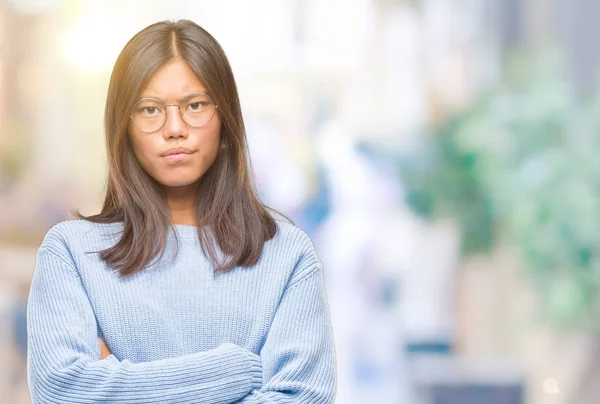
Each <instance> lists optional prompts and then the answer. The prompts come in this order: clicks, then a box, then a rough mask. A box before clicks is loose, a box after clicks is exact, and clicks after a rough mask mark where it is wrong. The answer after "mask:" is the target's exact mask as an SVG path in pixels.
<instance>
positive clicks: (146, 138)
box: [129, 60, 221, 191]
mask: <svg viewBox="0 0 600 404" xmlns="http://www.w3.org/2000/svg"><path fill="white" fill-rule="evenodd" d="M206 91H207V90H206V88H205V87H204V86H203V85H202V82H201V81H200V80H199V79H198V77H197V76H196V75H195V74H194V72H193V71H192V70H191V69H190V67H189V65H188V64H187V63H186V62H184V61H180V60H173V61H172V62H169V63H167V64H166V65H165V66H163V67H162V68H160V69H159V70H157V71H156V72H155V73H154V75H153V76H152V77H151V79H150V82H149V83H148V85H147V86H146V88H144V89H143V90H142V92H141V94H140V96H139V98H138V99H145V98H153V99H156V100H159V101H160V102H161V104H162V105H170V106H167V107H166V108H165V109H166V111H167V119H166V122H165V123H164V125H163V126H162V127H161V128H160V129H157V130H154V131H152V132H145V131H142V130H141V129H140V128H139V127H138V126H136V125H135V124H134V123H133V120H131V119H130V120H129V135H130V139H131V143H132V145H133V152H134V154H135V156H136V157H137V159H138V161H139V163H140V164H141V166H142V167H143V168H144V170H145V171H146V172H147V173H148V174H149V175H150V176H151V177H152V178H154V179H155V180H156V181H158V182H159V183H160V184H162V185H163V186H164V187H165V189H166V190H167V191H176V190H180V191H181V190H184V189H185V188H181V187H188V188H190V189H192V188H193V185H194V184H195V183H196V182H197V181H198V180H199V179H200V178H201V177H202V176H203V175H204V174H205V173H206V172H207V171H208V169H209V168H210V166H211V165H212V164H213V162H214V161H215V159H216V157H217V152H218V150H219V144H220V132H221V119H220V118H219V114H218V113H216V112H215V114H214V116H213V117H212V119H211V120H210V121H209V122H208V123H207V124H206V125H204V126H201V127H194V126H190V125H188V124H186V122H185V121H184V120H183V119H182V116H181V114H180V113H179V111H178V109H177V106H172V105H180V104H181V103H182V101H184V100H186V99H187V97H188V96H189V95H190V94H192V93H197V92H202V93H206ZM197 100H198V99H193V100H191V101H186V102H184V103H183V104H181V107H180V109H181V112H182V113H183V112H184V111H185V110H187V111H189V112H190V114H192V113H194V111H195V110H197V109H198V108H199V105H201V104H200V103H198V102H196V101H197ZM150 105H152V104H143V103H138V104H137V106H136V108H134V112H133V115H136V114H141V115H142V116H143V118H142V119H150V120H151V119H159V118H156V116H157V111H158V110H157V109H155V108H153V107H152V106H150ZM135 111H138V112H135ZM189 121H190V122H191V119H190V120H189ZM142 126H143V125H142ZM144 129H147V128H145V127H144ZM178 148H182V150H181V151H183V153H177V154H172V153H173V152H174V151H177V150H174V149H178ZM170 153H171V155H168V154H170ZM176 188H178V189H176Z"/></svg>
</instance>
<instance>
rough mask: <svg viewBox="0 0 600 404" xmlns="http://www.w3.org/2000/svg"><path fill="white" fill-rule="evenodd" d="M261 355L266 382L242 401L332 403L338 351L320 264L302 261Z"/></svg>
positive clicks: (310, 256) (312, 258)
mask: <svg viewBox="0 0 600 404" xmlns="http://www.w3.org/2000/svg"><path fill="white" fill-rule="evenodd" d="M298 266H300V267H302V268H298V269H297V270H296V271H295V272H296V275H295V276H294V278H293V279H292V280H291V281H290V285H289V286H288V287H287V289H286V290H285V292H284V295H283V296H282V299H281V301H280V303H279V306H278V308H277V311H276V313H275V317H274V320H273V323H272V325H271V328H270V330H269V332H268V335H267V338H266V341H265V344H264V346H263V348H262V349H261V352H260V358H261V360H262V364H263V371H264V384H263V386H262V388H260V389H254V390H252V391H251V392H250V394H248V395H247V396H245V397H244V398H242V399H241V400H240V401H238V402H239V403H244V404H246V403H248V404H249V403H278V404H283V403H306V404H324V403H332V402H333V401H334V397H335V390H336V373H335V353H334V344H333V335H332V330H331V322H330V318H329V309H328V305H327V298H326V295H325V288H324V282H323V275H322V271H321V263H320V262H319V260H318V258H317V256H316V254H315V253H314V250H313V251H312V252H311V253H310V254H308V256H306V257H304V259H302V260H301V261H300V262H299V264H298Z"/></svg>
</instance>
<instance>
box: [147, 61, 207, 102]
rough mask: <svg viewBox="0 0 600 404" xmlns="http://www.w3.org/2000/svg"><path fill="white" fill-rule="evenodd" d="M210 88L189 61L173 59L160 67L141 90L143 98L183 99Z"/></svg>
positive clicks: (205, 91)
mask: <svg viewBox="0 0 600 404" xmlns="http://www.w3.org/2000/svg"><path fill="white" fill-rule="evenodd" d="M207 91H208V89H207V88H206V86H205V85H204V83H202V81H201V80H200V78H199V77H198V76H197V75H196V73H194V71H193V70H192V69H191V68H190V66H189V65H188V63H187V62H185V61H182V60H173V61H170V62H168V63H167V64H165V65H164V66H162V67H160V68H159V69H158V70H157V71H156V72H154V74H152V76H150V79H149V80H148V84H147V85H146V86H145V87H144V88H143V89H142V91H141V92H140V97H141V98H156V99H159V100H166V101H168V100H169V99H181V98H184V97H186V96H187V95H189V94H191V93H195V92H203V93H207Z"/></svg>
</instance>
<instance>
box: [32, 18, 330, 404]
mask: <svg viewBox="0 0 600 404" xmlns="http://www.w3.org/2000/svg"><path fill="white" fill-rule="evenodd" d="M105 131H106V144H107V149H108V162H109V179H108V185H107V192H106V197H105V201H104V205H103V207H102V211H101V212H100V214H98V215H94V216H90V217H83V216H81V215H79V219H78V220H73V221H67V222H63V223H59V224H57V225H56V226H54V227H53V228H52V229H51V230H50V231H49V232H48V234H47V235H46V237H45V239H44V241H43V243H42V245H41V247H40V248H39V250H38V255H37V261H36V268H35V273H34V277H33V280H32V284H31V291H30V295H29V303H28V342H29V352H28V354H29V355H28V381H29V387H30V391H31V397H32V400H33V402H34V403H78V404H82V403H98V402H110V403H145V404H148V403H211V404H214V403H232V402H239V403H267V402H268V403H288V402H289V403H291V402H293V403H330V402H333V398H334V394H335V365H334V363H335V358H334V347H333V339H332V330H331V325H330V320H329V312H328V307H327V301H326V296H325V291H324V285H323V276H322V272H321V264H320V262H319V259H318V257H317V255H316V254H315V250H314V248H313V245H312V243H311V241H310V239H309V238H308V237H307V236H306V234H305V233H304V232H302V231H301V230H300V229H298V228H297V227H295V226H294V225H292V224H290V223H289V222H287V221H283V220H275V219H274V218H273V217H272V216H271V214H270V213H269V210H268V209H267V208H266V207H265V206H264V205H262V204H261V203H260V202H259V201H258V199H257V197H256V194H255V192H254V190H253V187H252V184H251V182H250V173H249V164H248V161H247V154H246V150H247V148H246V138H245V132H244V124H243V120H242V115H241V111H240V105H239V100H238V95H237V89H236V85H235V81H234V78H233V74H232V72H231V68H230V66H229V63H228V61H227V58H226V56H225V54H224V52H223V50H222V49H221V47H220V46H219V44H218V43H217V41H216V40H215V39H214V38H213V37H212V36H211V35H210V34H208V33H207V32H206V31H204V30H203V29H202V28H200V27H199V26H198V25H196V24H194V23H193V22H190V21H185V20H183V21H177V22H160V23H157V24H154V25H151V26H149V27H147V28H145V29H144V30H142V31H140V32H139V33H138V34H136V35H135V36H134V37H133V38H132V39H131V40H130V41H129V42H128V43H127V45H126V46H125V48H124V49H123V51H122V52H121V54H120V55H119V57H118V59H117V61H116V64H115V67H114V70H113V73H112V76H111V80H110V85H109V89H108V97H107V102H106V111H105Z"/></svg>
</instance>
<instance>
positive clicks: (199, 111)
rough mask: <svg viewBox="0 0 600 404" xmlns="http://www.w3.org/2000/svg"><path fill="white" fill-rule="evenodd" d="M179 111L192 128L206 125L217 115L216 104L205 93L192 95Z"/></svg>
mask: <svg viewBox="0 0 600 404" xmlns="http://www.w3.org/2000/svg"><path fill="white" fill-rule="evenodd" d="M179 109H180V111H181V116H182V117H183V120H184V121H185V122H186V123H187V124H188V125H190V126H203V125H206V124H207V123H208V122H210V120H211V119H212V118H213V116H214V115H215V104H214V102H213V100H212V99H211V98H210V97H209V96H208V95H206V94H204V93H196V94H192V95H190V96H189V97H188V98H186V99H185V100H184V101H183V102H182V103H181V106H180V107H179Z"/></svg>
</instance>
